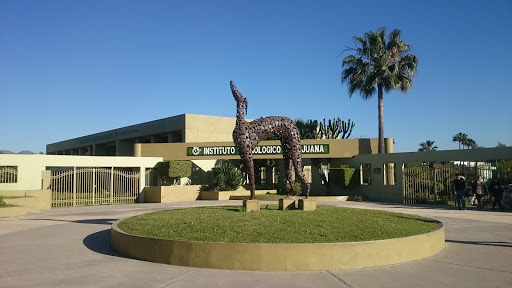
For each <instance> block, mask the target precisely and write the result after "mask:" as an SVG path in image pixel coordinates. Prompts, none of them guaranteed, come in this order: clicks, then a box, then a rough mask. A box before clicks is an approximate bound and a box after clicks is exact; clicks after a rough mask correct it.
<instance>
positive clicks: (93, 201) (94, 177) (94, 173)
mask: <svg viewBox="0 0 512 288" xmlns="http://www.w3.org/2000/svg"><path fill="white" fill-rule="evenodd" d="M91 188H92V205H94V204H96V203H95V202H96V201H95V200H96V197H95V195H96V168H95V167H93V168H92V187H91Z"/></svg>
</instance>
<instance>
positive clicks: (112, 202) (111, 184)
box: [110, 167, 114, 205]
mask: <svg viewBox="0 0 512 288" xmlns="http://www.w3.org/2000/svg"><path fill="white" fill-rule="evenodd" d="M112 204H114V167H110V205H112Z"/></svg>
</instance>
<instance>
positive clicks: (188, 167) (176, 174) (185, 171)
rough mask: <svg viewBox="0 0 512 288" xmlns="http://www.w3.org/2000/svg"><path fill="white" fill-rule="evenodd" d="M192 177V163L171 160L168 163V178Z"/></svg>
mask: <svg viewBox="0 0 512 288" xmlns="http://www.w3.org/2000/svg"><path fill="white" fill-rule="evenodd" d="M190 175H192V161H190V160H171V161H169V177H171V178H182V177H190Z"/></svg>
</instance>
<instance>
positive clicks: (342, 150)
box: [46, 114, 393, 194]
mask: <svg viewBox="0 0 512 288" xmlns="http://www.w3.org/2000/svg"><path fill="white" fill-rule="evenodd" d="M235 122H236V119H235V118H229V117H217V116H206V115H194V114H182V115H177V116H173V117H168V118H164V119H160V120H155V121H150V122H146V123H141V124H136V125H131V126H127V127H122V128H118V129H114V130H109V131H104V132H99V133H96V134H92V135H87V136H83V137H78V138H74V139H70V140H65V141H61V142H58V143H52V144H49V145H47V147H46V150H47V151H46V152H47V154H58V155H91V156H105V155H106V156H137V157H162V158H163V159H164V160H190V161H192V162H193V163H194V173H193V175H192V177H191V179H190V181H191V184H210V182H211V173H209V171H211V168H213V167H214V166H215V165H216V164H218V161H220V160H232V161H238V160H239V159H240V157H239V154H238V151H237V149H236V147H235V146H234V143H233V140H232V131H233V128H234V127H235ZM301 144H302V153H303V166H304V167H305V172H306V176H307V178H308V180H309V181H310V182H311V183H312V193H313V194H340V193H341V191H336V190H339V187H337V188H334V187H331V186H330V185H328V184H329V179H328V175H326V171H328V170H329V169H330V168H339V167H340V165H342V164H345V165H348V164H349V163H350V159H351V158H352V157H353V156H356V155H361V154H376V153H377V145H378V144H377V139H335V140H334V139H332V140H331V139H329V140H327V139H318V140H302V142H301ZM280 149H281V146H280V142H279V141H262V142H261V143H260V145H259V146H258V148H257V149H255V151H253V155H254V158H255V159H256V160H257V161H258V160H265V159H267V160H274V161H270V162H268V161H258V163H256V165H255V166H256V169H257V170H258V171H256V178H257V179H256V182H257V185H258V187H259V188H260V189H282V188H283V187H282V186H283V185H284V182H285V181H284V177H285V175H284V173H281V172H280V171H284V166H283V163H282V160H281V159H282V153H281V151H280ZM386 152H388V153H392V152H393V139H391V138H387V139H386ZM268 163H272V164H271V166H268ZM331 188H333V189H332V190H331Z"/></svg>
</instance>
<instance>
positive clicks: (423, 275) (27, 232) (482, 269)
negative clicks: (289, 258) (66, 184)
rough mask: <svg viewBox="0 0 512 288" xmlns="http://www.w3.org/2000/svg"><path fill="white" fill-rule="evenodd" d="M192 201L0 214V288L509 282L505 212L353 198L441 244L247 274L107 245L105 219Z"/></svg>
mask: <svg viewBox="0 0 512 288" xmlns="http://www.w3.org/2000/svg"><path fill="white" fill-rule="evenodd" d="M225 203H241V202H238V201H229V202H228V201H220V202H219V201H214V202H213V201H198V202H180V203H169V204H135V205H122V206H121V205H120V206H96V207H79V208H60V209H53V210H51V211H46V212H43V213H39V214H33V215H29V216H23V217H15V218H3V219H0V287H265V288H269V287H281V288H282V287H342V288H346V287H415V288H420V287H436V288H439V287H465V288H467V287H512V213H511V212H510V211H508V212H496V211H476V210H474V207H471V208H469V210H466V211H459V210H455V209H454V208H453V207H432V206H429V207H427V206H408V205H396V204H378V203H361V202H335V203H334V202H331V203H323V204H327V205H336V206H345V207H359V208H366V209H382V210H390V211H398V212H404V213H411V214H418V215H422V216H427V217H431V218H434V219H437V220H440V221H442V222H443V223H444V225H445V227H446V248H445V249H444V250H442V251H441V252H440V253H438V254H436V255H434V256H431V257H428V258H425V259H422V260H417V261H412V262H408V263H402V264H395V265H388V266H382V267H376V268H364V269H352V270H330V271H308V272H251V271H227V270H212V269H199V268H189V267H179V266H171V265H164V264H156V263H150V262H144V261H138V260H133V259H127V258H124V257H122V256H120V255H118V254H117V253H115V252H114V251H112V250H111V249H110V247H109V240H110V225H111V223H112V222H113V221H115V220H117V219H120V218H124V217H128V216H132V215H136V214H140V213H145V212H148V211H156V210H162V209H169V208H177V207H188V206H197V205H218V204H225Z"/></svg>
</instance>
